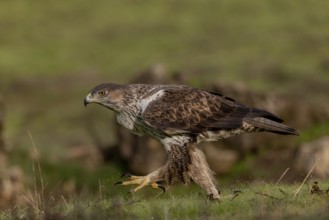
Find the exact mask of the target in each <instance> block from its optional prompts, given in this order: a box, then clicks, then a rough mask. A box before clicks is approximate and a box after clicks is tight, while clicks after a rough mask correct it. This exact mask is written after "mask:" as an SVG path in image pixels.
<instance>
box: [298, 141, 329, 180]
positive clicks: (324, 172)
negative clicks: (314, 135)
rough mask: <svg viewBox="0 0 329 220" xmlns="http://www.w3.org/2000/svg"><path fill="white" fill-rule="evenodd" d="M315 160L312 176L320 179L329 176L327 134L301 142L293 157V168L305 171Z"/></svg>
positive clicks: (328, 142) (328, 143)
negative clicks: (313, 139)
mask: <svg viewBox="0 0 329 220" xmlns="http://www.w3.org/2000/svg"><path fill="white" fill-rule="evenodd" d="M316 161H317V165H316V167H315V169H314V170H313V172H312V176H313V177H316V178H320V179H326V178H329V136H324V137H322V138H320V139H317V140H315V141H311V142H308V143H305V144H302V145H301V146H300V148H299V150H298V152H297V155H296V158H295V168H296V169H297V170H298V171H300V172H305V173H307V172H309V171H310V169H311V168H312V166H313V165H314V163H315V162H316Z"/></svg>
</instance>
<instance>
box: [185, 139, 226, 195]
mask: <svg viewBox="0 0 329 220" xmlns="http://www.w3.org/2000/svg"><path fill="white" fill-rule="evenodd" d="M190 156H191V161H192V162H191V164H190V166H189V171H188V175H189V176H190V178H191V179H192V180H193V181H194V182H195V183H197V184H198V185H199V186H200V187H201V188H203V189H204V190H205V191H206V192H207V193H208V196H209V199H210V200H212V201H213V200H219V201H220V200H221V196H220V192H219V190H218V189H217V188H216V186H215V179H214V177H213V171H212V170H211V169H210V168H209V166H208V164H207V161H206V158H205V155H204V154H203V153H202V151H201V150H199V149H197V148H196V147H194V146H193V145H191V146H190Z"/></svg>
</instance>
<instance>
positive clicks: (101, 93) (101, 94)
mask: <svg viewBox="0 0 329 220" xmlns="http://www.w3.org/2000/svg"><path fill="white" fill-rule="evenodd" d="M106 94H107V92H106V91H105V90H101V91H99V92H98V95H99V96H100V97H104V96H106Z"/></svg>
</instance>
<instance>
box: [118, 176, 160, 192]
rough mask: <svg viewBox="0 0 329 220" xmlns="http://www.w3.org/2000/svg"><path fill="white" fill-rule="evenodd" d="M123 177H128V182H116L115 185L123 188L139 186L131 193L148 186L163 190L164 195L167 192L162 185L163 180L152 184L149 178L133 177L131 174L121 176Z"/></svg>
mask: <svg viewBox="0 0 329 220" xmlns="http://www.w3.org/2000/svg"><path fill="white" fill-rule="evenodd" d="M123 177H128V180H126V181H119V182H116V183H115V184H114V185H122V186H128V185H138V186H137V187H136V188H134V189H132V190H131V191H130V193H135V192H137V191H138V190H140V189H142V188H144V187H145V186H148V185H149V186H151V187H152V188H153V189H162V190H163V192H164V193H165V192H166V188H165V187H164V186H163V185H161V183H162V181H161V180H160V181H157V182H151V181H150V178H149V177H148V176H133V175H131V174H123V175H121V177H120V178H123Z"/></svg>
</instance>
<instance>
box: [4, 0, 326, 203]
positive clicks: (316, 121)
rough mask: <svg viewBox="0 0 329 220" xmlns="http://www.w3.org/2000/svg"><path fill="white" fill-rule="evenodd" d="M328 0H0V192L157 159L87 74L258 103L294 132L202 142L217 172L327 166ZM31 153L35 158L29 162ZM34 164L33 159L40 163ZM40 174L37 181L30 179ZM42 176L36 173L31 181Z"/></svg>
mask: <svg viewBox="0 0 329 220" xmlns="http://www.w3.org/2000/svg"><path fill="white" fill-rule="evenodd" d="M328 8H329V1H325V0H319V1H307V0H303V1H284V0H277V1H262V0H251V1H242V0H231V1H210V0H209V1H197V0H193V1H185V0H181V1H163V2H161V1H139V0H130V1H128V0H122V1H105V0H99V1H96V2H95V1H87V0H71V1H50V0H34V1H27V0H2V1H0V178H1V184H0V186H1V187H0V205H1V206H3V205H5V204H7V203H8V201H13V199H18V197H19V195H20V194H21V193H22V192H25V191H28V190H29V189H31V187H32V188H33V187H36V188H42V190H44V191H46V192H47V193H48V194H51V193H58V194H64V195H66V194H79V193H91V194H92V193H95V192H97V191H98V190H99V187H100V185H104V190H105V191H106V192H108V193H114V191H115V190H116V191H117V190H123V191H124V190H125V191H127V189H121V188H120V187H119V188H114V186H113V183H114V182H116V181H117V180H118V179H119V177H120V174H121V173H122V172H132V173H137V174H145V173H148V172H150V171H152V170H154V169H156V168H157V167H159V166H161V165H162V164H163V163H164V161H165V158H166V155H165V153H164V151H163V149H162V147H161V146H160V145H159V144H158V143H157V142H156V141H154V140H152V139H149V138H146V137H145V138H137V137H135V136H132V135H130V134H129V133H127V131H126V130H124V129H122V128H121V127H119V126H118V125H117V124H116V123H115V119H114V117H113V116H114V114H113V113H112V112H110V111H109V110H107V109H105V108H101V107H100V106H96V105H95V106H92V105H91V106H88V108H87V109H85V108H84V106H83V99H84V97H85V95H86V94H87V93H88V91H89V90H90V89H91V88H92V87H93V86H95V85H96V84H98V83H102V82H114V83H123V84H125V83H130V82H141V83H178V84H188V85H191V86H194V87H199V88H204V89H209V90H214V91H218V92H222V93H224V94H225V95H226V96H230V97H233V98H235V99H237V100H239V101H240V102H243V103H245V104H247V105H253V106H257V107H260V108H265V109H267V110H269V111H272V112H273V113H275V114H277V115H279V116H281V117H283V118H284V119H285V121H286V123H287V124H289V125H290V126H292V127H295V128H297V129H298V130H300V131H301V136H299V137H285V136H276V135H274V134H265V133H261V134H259V133H258V134H249V135H242V136H239V137H234V138H231V139H228V140H223V141H221V142H218V143H207V144H204V145H202V146H200V147H201V148H202V149H203V150H204V152H205V154H206V155H207V159H208V162H209V164H210V166H211V168H212V169H213V170H214V171H215V172H216V173H217V174H218V179H219V183H220V184H222V185H223V184H224V185H225V183H230V182H234V181H253V180H255V179H257V178H258V179H260V178H261V179H263V180H264V179H265V180H268V181H276V180H277V179H278V178H279V177H280V175H281V174H282V173H283V172H284V171H285V170H286V169H287V168H290V171H289V173H288V174H287V175H286V177H285V180H284V181H296V180H300V179H303V178H304V176H305V173H307V172H308V171H309V169H310V168H311V167H312V166H313V164H314V163H315V161H318V163H317V167H316V169H315V170H314V172H313V174H312V175H313V177H314V178H328V177H329V170H328V167H329V138H328V136H327V135H328V131H329V103H328V93H329V28H328V21H329V13H328ZM38 164H39V165H40V166H38ZM38 167H39V168H40V169H39V168H38ZM36 180H38V181H36ZM39 180H42V181H39Z"/></svg>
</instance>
